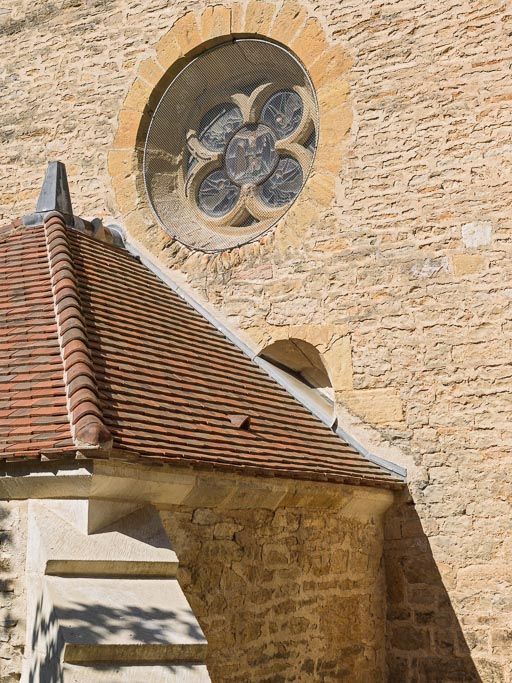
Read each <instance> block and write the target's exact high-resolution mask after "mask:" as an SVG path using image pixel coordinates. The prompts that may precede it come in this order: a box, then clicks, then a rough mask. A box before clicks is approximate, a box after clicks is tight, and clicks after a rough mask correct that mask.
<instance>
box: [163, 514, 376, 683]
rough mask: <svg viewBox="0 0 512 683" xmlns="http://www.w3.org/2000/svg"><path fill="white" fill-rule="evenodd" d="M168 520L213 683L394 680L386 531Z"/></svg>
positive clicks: (206, 518)
mask: <svg viewBox="0 0 512 683" xmlns="http://www.w3.org/2000/svg"><path fill="white" fill-rule="evenodd" d="M163 517H164V523H165V525H166V528H167V529H168V532H169V535H170V538H171V539H172V542H173V544H174V548H175V550H176V553H177V555H178V557H179V559H180V570H179V572H180V573H179V575H178V578H179V580H180V583H181V585H182V587H183V590H184V591H185V593H186V595H187V598H188V599H189V601H190V603H191V606H192V609H193V610H194V613H195V615H196V616H197V618H198V620H199V622H200V623H201V626H202V628H203V630H204V632H205V635H206V637H207V639H208V643H209V646H208V647H209V657H208V668H209V671H210V675H211V677H212V681H214V683H235V682H236V683H246V681H251V683H258V682H260V683H263V681H266V682H270V681H272V683H279V682H281V681H282V682H283V683H284V681H315V682H318V683H321V682H324V681H350V683H381V682H382V681H383V680H385V650H384V642H385V641H384V631H385V586H384V575H383V565H382V531H381V525H380V523H374V522H368V521H366V522H364V521H355V520H349V519H347V518H344V517H342V516H341V514H340V513H339V512H336V511H331V510H325V509H324V510H299V509H296V508H279V509H277V510H276V511H270V510H263V509H256V510H222V511H215V510H213V509H209V508H199V509H195V510H192V509H189V510H183V509H182V510H179V511H175V512H171V513H163Z"/></svg>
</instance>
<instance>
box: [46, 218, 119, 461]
mask: <svg viewBox="0 0 512 683" xmlns="http://www.w3.org/2000/svg"><path fill="white" fill-rule="evenodd" d="M43 224H44V232H45V239H46V248H47V251H48V264H49V268H50V278H51V285H52V295H53V303H54V307H55V317H56V320H57V329H58V336H59V346H60V352H61V357H62V364H63V367H64V383H65V387H66V398H67V408H68V415H69V421H70V425H71V435H72V437H73V441H74V443H75V446H76V447H77V448H80V449H101V450H107V449H110V448H111V447H112V436H111V434H110V432H109V430H108V429H107V427H106V426H105V423H104V421H103V416H102V412H101V407H100V400H99V394H98V387H97V385H96V380H95V376H94V368H93V363H92V359H91V355H90V352H89V348H88V343H87V335H86V328H85V324H84V320H83V316H82V309H81V304H80V297H79V294H78V288H77V280H76V276H75V271H74V266H73V260H72V257H71V251H70V248H69V243H68V237H67V230H66V224H65V218H64V216H63V215H62V214H61V213H59V212H57V211H52V212H50V213H47V214H46V215H45V216H44V223H43Z"/></svg>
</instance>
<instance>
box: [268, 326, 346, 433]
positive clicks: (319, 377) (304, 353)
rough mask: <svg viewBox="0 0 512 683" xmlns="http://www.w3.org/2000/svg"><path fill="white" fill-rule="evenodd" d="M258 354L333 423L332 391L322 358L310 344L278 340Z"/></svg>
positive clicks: (301, 340)
mask: <svg viewBox="0 0 512 683" xmlns="http://www.w3.org/2000/svg"><path fill="white" fill-rule="evenodd" d="M259 355H260V357H261V358H263V359H264V360H265V361H267V362H269V363H270V364H272V365H273V366H274V367H275V368H278V369H279V370H280V371H281V372H282V373H283V374H284V376H285V377H286V378H287V379H288V380H289V381H290V382H293V384H294V386H295V388H296V389H299V390H300V391H302V392H303V393H304V396H305V397H306V398H307V399H308V400H309V402H314V403H315V404H316V405H317V406H318V407H319V408H320V409H321V411H322V413H323V414H325V415H326V416H328V417H329V419H330V422H331V423H332V422H333V420H334V390H333V388H332V384H331V380H330V378H329V373H328V372H327V368H326V367H325V364H324V362H323V360H322V356H321V354H320V352H319V351H318V349H317V348H316V347H315V346H313V344H310V343H309V342H306V341H304V340H303V339H295V338H291V339H280V340H279V341H275V342H273V343H272V344H269V346H267V347H265V348H264V349H263V350H262V351H261V352H260V354H259Z"/></svg>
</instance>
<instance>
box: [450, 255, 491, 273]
mask: <svg viewBox="0 0 512 683" xmlns="http://www.w3.org/2000/svg"><path fill="white" fill-rule="evenodd" d="M452 262H453V272H454V274H455V275H473V274H474V273H478V272H479V271H481V270H483V268H484V267H485V259H484V257H483V256H481V255H480V254H456V255H455V256H453V258H452Z"/></svg>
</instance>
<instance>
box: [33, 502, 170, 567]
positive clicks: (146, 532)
mask: <svg viewBox="0 0 512 683" xmlns="http://www.w3.org/2000/svg"><path fill="white" fill-rule="evenodd" d="M33 509H34V513H35V514H34V515H32V518H31V524H32V525H34V526H35V527H36V528H35V529H34V532H33V533H32V537H34V538H38V540H39V544H38V548H39V553H38V554H37V556H35V557H34V555H35V554H34V553H32V554H31V558H29V560H30V559H32V558H33V561H34V563H35V567H37V566H38V565H39V566H40V565H41V564H42V565H43V566H44V571H45V573H46V574H50V575H66V576H123V575H124V576H149V577H151V576H152V577H157V576H159V577H175V576H176V572H177V570H178V564H179V563H178V558H177V557H176V553H175V552H174V551H173V550H172V549H171V548H170V547H169V541H168V539H167V537H166V535H165V532H164V530H163V528H160V527H159V524H160V520H159V518H158V516H157V514H156V513H155V512H153V511H151V510H149V511H148V510H144V509H143V510H137V511H136V512H134V513H133V514H131V515H128V516H126V517H124V518H123V519H121V520H118V521H116V522H115V523H114V524H112V525H110V527H107V528H105V529H103V530H101V531H99V532H96V533H91V534H84V533H82V532H81V531H80V530H79V529H78V528H77V527H76V526H75V525H73V524H71V523H70V522H69V521H67V520H65V519H63V518H62V516H60V515H58V514H56V513H55V511H54V510H50V509H48V508H46V507H44V506H42V505H38V506H33ZM137 534H138V535H139V536H140V538H137ZM144 536H145V537H146V538H144ZM29 571H30V569H29Z"/></svg>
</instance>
